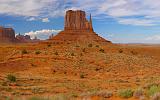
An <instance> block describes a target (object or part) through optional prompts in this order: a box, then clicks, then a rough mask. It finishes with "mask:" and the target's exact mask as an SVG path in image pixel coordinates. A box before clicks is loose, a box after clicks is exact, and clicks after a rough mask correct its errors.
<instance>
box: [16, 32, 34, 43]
mask: <svg viewBox="0 0 160 100" xmlns="http://www.w3.org/2000/svg"><path fill="white" fill-rule="evenodd" d="M16 39H17V40H18V41H19V42H30V41H31V38H30V36H29V35H21V34H18V35H17V36H16Z"/></svg>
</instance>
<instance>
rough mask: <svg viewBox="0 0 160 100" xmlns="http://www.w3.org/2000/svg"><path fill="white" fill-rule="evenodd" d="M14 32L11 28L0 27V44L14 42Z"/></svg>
mask: <svg viewBox="0 0 160 100" xmlns="http://www.w3.org/2000/svg"><path fill="white" fill-rule="evenodd" d="M15 41H16V39H15V31H14V30H13V29H12V28H4V27H0V42H1V43H3V42H15Z"/></svg>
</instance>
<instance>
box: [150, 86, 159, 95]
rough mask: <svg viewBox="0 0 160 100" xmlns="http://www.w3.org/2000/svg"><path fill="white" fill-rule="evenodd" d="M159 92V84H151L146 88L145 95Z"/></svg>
mask: <svg viewBox="0 0 160 100" xmlns="http://www.w3.org/2000/svg"><path fill="white" fill-rule="evenodd" d="M159 92H160V85H152V86H150V87H149V89H148V90H147V95H148V96H153V95H155V94H156V93H159Z"/></svg>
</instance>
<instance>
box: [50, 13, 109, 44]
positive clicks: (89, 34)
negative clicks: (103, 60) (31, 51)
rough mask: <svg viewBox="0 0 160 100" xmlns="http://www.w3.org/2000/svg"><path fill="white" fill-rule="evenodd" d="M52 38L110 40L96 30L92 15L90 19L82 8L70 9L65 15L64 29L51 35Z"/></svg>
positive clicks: (57, 39) (59, 39)
mask: <svg viewBox="0 0 160 100" xmlns="http://www.w3.org/2000/svg"><path fill="white" fill-rule="evenodd" d="M50 40H56V41H77V40H78V41H96V42H110V41H107V40H105V39H103V38H102V37H100V36H98V35H97V34H96V33H95V32H94V30H93V27H92V17H91V15H90V20H89V21H88V20H87V19H86V14H85V12H84V11H81V10H77V11H73V10H68V11H67V12H66V15H65V25H64V31H61V32H60V33H58V34H57V35H56V36H53V37H50Z"/></svg>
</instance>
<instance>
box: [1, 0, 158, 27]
mask: <svg viewBox="0 0 160 100" xmlns="http://www.w3.org/2000/svg"><path fill="white" fill-rule="evenodd" d="M67 9H82V10H85V11H87V12H88V13H92V15H93V16H96V17H99V18H107V17H110V18H113V19H116V21H117V22H119V23H120V24H129V25H141V26H152V25H159V24H160V2H159V0H85V1H81V0H0V14H7V15H14V16H25V17H40V19H42V18H50V17H58V16H63V15H64V12H65V11H66V10H67ZM102 15H103V17H102ZM104 16H106V17H104Z"/></svg>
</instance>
